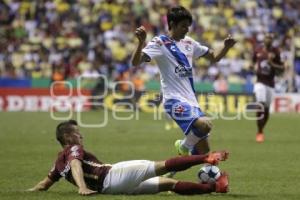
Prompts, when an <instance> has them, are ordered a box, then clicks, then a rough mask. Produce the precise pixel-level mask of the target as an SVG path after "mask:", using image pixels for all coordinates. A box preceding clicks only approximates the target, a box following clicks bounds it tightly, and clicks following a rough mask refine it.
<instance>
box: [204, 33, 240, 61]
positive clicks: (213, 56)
mask: <svg viewBox="0 0 300 200" xmlns="http://www.w3.org/2000/svg"><path fill="white" fill-rule="evenodd" d="M235 43H236V40H235V39H233V38H232V37H231V36H230V35H229V36H228V37H227V38H226V39H225V40H224V46H223V48H222V49H220V50H219V51H218V52H217V53H215V52H214V51H213V50H209V52H208V53H207V54H206V55H205V56H204V57H205V58H207V59H208V60H209V61H210V62H211V63H216V62H219V61H220V60H221V59H222V58H223V57H224V56H225V55H226V54H227V52H228V51H229V49H231V47H233V45H234V44H235Z"/></svg>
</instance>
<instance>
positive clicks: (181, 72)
mask: <svg viewBox="0 0 300 200" xmlns="http://www.w3.org/2000/svg"><path fill="white" fill-rule="evenodd" d="M175 73H176V74H178V76H179V77H191V76H192V75H193V72H192V68H186V67H184V66H182V65H177V66H176V67H175Z"/></svg>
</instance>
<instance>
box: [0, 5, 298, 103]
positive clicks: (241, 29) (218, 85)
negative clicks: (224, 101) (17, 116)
mask: <svg viewBox="0 0 300 200" xmlns="http://www.w3.org/2000/svg"><path fill="white" fill-rule="evenodd" d="M177 4H181V5H183V6H185V7H186V8H188V9H189V10H190V11H191V13H192V15H193V19H194V23H193V24H192V26H191V30H190V33H189V36H191V37H193V38H194V39H196V40H197V41H199V42H200V43H201V44H203V45H206V46H208V47H210V48H213V49H218V48H219V47H220V46H221V45H222V43H223V39H224V38H225V37H226V36H227V35H228V34H231V35H232V36H233V37H234V38H236V39H237V40H238V43H237V44H236V45H235V47H234V48H233V49H232V50H230V52H229V53H228V55H227V56H226V58H224V59H222V60H221V61H220V62H219V63H217V64H214V65H210V63H209V62H208V61H207V60H205V59H203V58H202V59H199V60H197V61H195V63H194V66H195V79H194V80H195V87H196V90H197V92H201V93H211V92H216V93H220V94H228V93H230V94H249V95H251V94H252V92H253V84H254V83H255V75H254V73H253V71H252V70H251V67H252V56H253V55H252V54H253V51H254V49H255V47H256V46H257V45H258V44H260V43H261V42H262V40H263V36H264V34H265V33H267V32H273V33H275V40H274V46H276V47H278V48H279V49H280V50H281V59H282V61H283V62H284V64H285V68H286V71H285V73H284V74H283V75H282V76H280V77H277V78H276V86H275V90H276V92H277V93H287V92H288V93H297V92H300V31H299V30H300V4H299V3H298V2H297V1H293V0H261V1H253V0H231V1H226V0H219V1H217V0H166V1H159V0H128V1H125V0H65V1H63V0H54V1H49V0H39V1H37V0H36V1H26V0H24V1H20V0H0V90H1V89H3V88H31V89H32V88H49V87H50V84H51V83H52V82H53V81H67V82H68V83H70V85H72V86H74V88H75V87H77V85H78V82H77V81H76V78H78V77H79V76H80V75H84V76H90V77H93V76H94V77H97V76H98V75H99V74H101V75H102V76H104V77H106V78H107V80H108V81H107V82H105V83H107V84H106V85H105V86H103V84H104V83H101V81H100V83H99V81H86V82H85V84H81V87H84V88H87V89H92V94H96V93H97V91H98V92H99V91H101V90H103V87H107V88H109V89H112V88H113V87H114V84H113V83H114V82H115V81H130V82H131V83H132V84H133V85H134V88H135V90H136V91H137V92H141V93H142V92H145V91H159V85H160V84H159V70H158V67H157V66H156V64H155V63H154V62H153V63H152V62H151V63H147V64H143V65H141V66H136V67H134V66H132V65H131V64H130V58H131V55H132V52H133V51H134V48H135V45H136V42H137V41H136V39H135V37H134V31H135V29H136V28H137V27H139V26H141V25H143V26H145V27H146V29H147V33H148V35H147V40H148V41H149V40H150V39H151V38H152V37H153V36H155V35H157V34H163V33H165V32H166V30H167V21H166V12H167V9H168V8H169V7H170V6H174V5H177ZM59 87H61V88H64V87H65V84H62V85H59ZM101 88H102V89H101ZM117 89H118V90H119V91H120V92H124V93H126V92H128V90H130V87H129V86H128V84H126V83H125V84H118V87H117ZM2 101H5V100H2ZM2 104H5V103H2ZM299 107H300V106H299Z"/></svg>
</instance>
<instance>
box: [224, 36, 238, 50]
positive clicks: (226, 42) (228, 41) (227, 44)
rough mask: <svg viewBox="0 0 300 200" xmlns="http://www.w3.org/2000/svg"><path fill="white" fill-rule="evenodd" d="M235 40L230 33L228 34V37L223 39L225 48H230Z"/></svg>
mask: <svg viewBox="0 0 300 200" xmlns="http://www.w3.org/2000/svg"><path fill="white" fill-rule="evenodd" d="M236 42H237V41H236V40H235V39H233V38H232V36H231V35H228V37H227V38H226V39H225V40H224V46H225V47H226V48H231V47H233V46H234V45H235V43H236Z"/></svg>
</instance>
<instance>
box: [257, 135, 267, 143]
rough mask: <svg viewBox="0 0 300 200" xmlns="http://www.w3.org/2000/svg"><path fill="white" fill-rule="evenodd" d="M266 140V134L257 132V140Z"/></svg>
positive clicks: (260, 141) (259, 141)
mask: <svg viewBox="0 0 300 200" xmlns="http://www.w3.org/2000/svg"><path fill="white" fill-rule="evenodd" d="M264 141H265V136H264V134H263V133H257V134H256V142H258V143H262V142H264Z"/></svg>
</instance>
